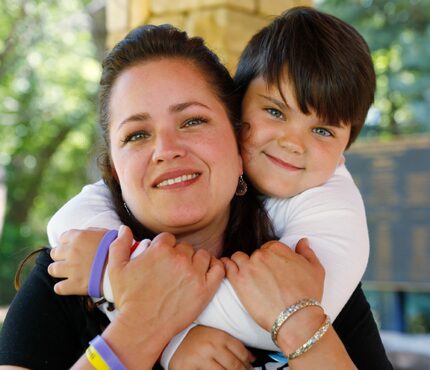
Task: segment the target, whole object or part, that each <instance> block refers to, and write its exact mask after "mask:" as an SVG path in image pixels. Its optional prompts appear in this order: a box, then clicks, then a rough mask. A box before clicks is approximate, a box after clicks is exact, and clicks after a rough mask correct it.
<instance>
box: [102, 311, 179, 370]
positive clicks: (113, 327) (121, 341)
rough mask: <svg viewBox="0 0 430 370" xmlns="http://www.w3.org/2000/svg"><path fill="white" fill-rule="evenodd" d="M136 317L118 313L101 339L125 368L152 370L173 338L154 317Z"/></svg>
mask: <svg viewBox="0 0 430 370" xmlns="http://www.w3.org/2000/svg"><path fill="white" fill-rule="evenodd" d="M134 312H136V311H134ZM138 315H139V316H140V317H137V316H136V314H134V315H129V314H128V313H127V312H120V313H119V314H118V316H117V317H116V318H115V320H114V321H112V323H111V324H110V325H109V326H108V327H107V328H106V330H105V331H104V332H103V334H102V337H103V339H104V340H105V341H106V343H107V344H108V345H109V347H110V348H111V349H112V351H113V352H114V353H115V354H116V355H117V356H118V358H119V359H120V360H121V361H122V362H123V364H124V365H125V367H126V368H127V369H128V368H130V369H133V368H138V369H152V367H153V366H154V364H155V363H156V362H157V361H158V359H159V357H160V355H161V353H162V351H163V349H164V347H165V346H166V345H167V344H168V342H169V340H170V338H171V337H172V336H173V335H170V334H168V330H166V328H164V327H161V326H160V322H159V320H157V319H156V318H154V319H152V320H151V319H144V316H145V313H143V312H141V313H139V314H138Z"/></svg>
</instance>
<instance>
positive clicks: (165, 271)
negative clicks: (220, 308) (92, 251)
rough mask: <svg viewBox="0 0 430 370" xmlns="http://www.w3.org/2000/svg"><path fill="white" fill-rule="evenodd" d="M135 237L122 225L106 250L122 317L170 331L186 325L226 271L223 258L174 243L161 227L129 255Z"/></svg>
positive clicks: (131, 322) (165, 331) (110, 275)
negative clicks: (138, 251)
mask: <svg viewBox="0 0 430 370" xmlns="http://www.w3.org/2000/svg"><path fill="white" fill-rule="evenodd" d="M132 243H133V237H132V234H131V231H130V229H129V228H128V227H126V226H122V227H121V228H120V232H119V235H118V239H116V240H115V241H114V242H113V243H112V246H111V248H110V251H109V262H108V265H107V271H108V273H109V277H110V280H111V284H112V291H113V295H114V301H115V306H116V308H117V309H118V311H119V315H118V317H119V316H121V318H122V320H127V322H128V324H129V325H131V326H134V325H136V324H137V322H138V319H139V318H143V320H144V321H145V323H144V324H145V325H153V326H154V327H157V328H159V330H160V331H163V333H164V334H165V335H167V336H168V340H170V338H171V337H173V336H174V335H175V334H177V333H178V332H180V331H181V330H183V329H185V328H186V327H187V326H188V325H189V324H190V323H191V322H192V321H193V320H194V319H195V318H196V317H197V316H198V315H199V314H200V312H201V311H202V310H203V309H204V308H205V307H206V305H207V304H208V303H209V301H210V300H211V299H212V296H213V295H214V294H215V292H216V290H217V289H218V287H219V285H220V283H221V281H222V279H223V277H224V276H225V271H224V266H223V264H222V263H221V261H219V260H217V259H216V258H215V257H211V256H210V255H209V253H208V252H207V251H205V250H198V251H196V252H195V251H194V250H193V248H192V246H191V245H189V244H186V243H178V244H176V239H175V237H174V236H173V235H172V234H168V233H162V234H160V235H158V236H156V237H155V238H154V240H153V241H152V243H151V245H150V246H149V247H148V248H147V249H146V250H145V251H144V252H143V253H142V254H140V255H139V256H137V257H136V258H134V259H133V260H130V247H131V245H132Z"/></svg>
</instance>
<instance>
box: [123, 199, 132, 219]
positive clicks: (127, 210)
mask: <svg viewBox="0 0 430 370" xmlns="http://www.w3.org/2000/svg"><path fill="white" fill-rule="evenodd" d="M123 204H124V208H125V211H126V212H127V214H128V215H129V216H131V212H130V210H129V209H128V207H127V203H126V202H124V203H123Z"/></svg>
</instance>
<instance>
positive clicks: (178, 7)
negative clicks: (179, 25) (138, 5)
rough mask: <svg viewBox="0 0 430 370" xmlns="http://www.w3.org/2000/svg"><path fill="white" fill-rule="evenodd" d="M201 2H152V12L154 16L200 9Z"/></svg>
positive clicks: (185, 0)
mask: <svg viewBox="0 0 430 370" xmlns="http://www.w3.org/2000/svg"><path fill="white" fill-rule="evenodd" d="M200 2H201V0H151V11H152V12H153V13H154V14H163V13H172V12H183V11H188V10H193V9H198V8H199V7H200Z"/></svg>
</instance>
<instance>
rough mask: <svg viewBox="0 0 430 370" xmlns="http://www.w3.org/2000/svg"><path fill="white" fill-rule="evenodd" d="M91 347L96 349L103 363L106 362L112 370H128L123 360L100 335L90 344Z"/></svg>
mask: <svg viewBox="0 0 430 370" xmlns="http://www.w3.org/2000/svg"><path fill="white" fill-rule="evenodd" d="M90 345H92V346H93V347H94V348H95V349H96V351H97V352H98V354H99V355H100V357H101V358H102V359H103V361H104V362H106V365H108V366H109V369H110V370H127V369H126V368H125V366H124V364H123V363H122V362H121V360H120V359H119V358H118V357H117V355H116V354H115V353H114V351H112V349H111V348H110V347H109V346H108V344H107V343H106V342H105V341H104V339H103V338H102V337H101V336H100V335H97V336H96V337H95V338H94V339H93V340H92V341H91V342H90Z"/></svg>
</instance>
